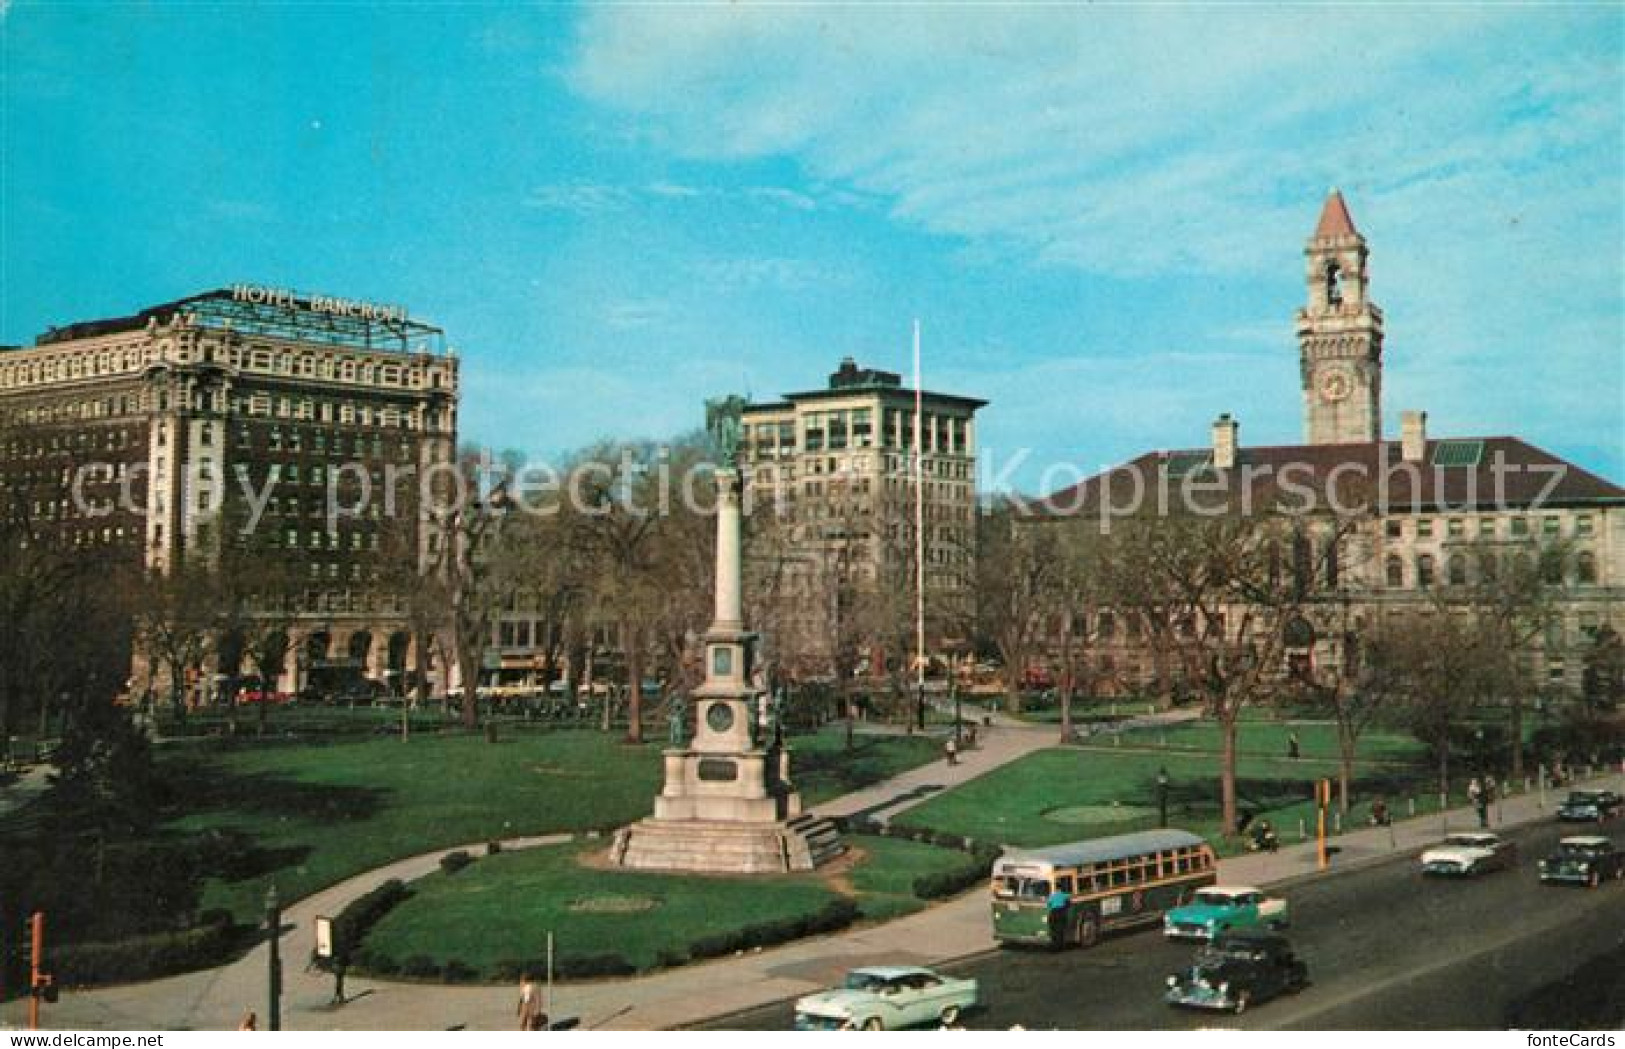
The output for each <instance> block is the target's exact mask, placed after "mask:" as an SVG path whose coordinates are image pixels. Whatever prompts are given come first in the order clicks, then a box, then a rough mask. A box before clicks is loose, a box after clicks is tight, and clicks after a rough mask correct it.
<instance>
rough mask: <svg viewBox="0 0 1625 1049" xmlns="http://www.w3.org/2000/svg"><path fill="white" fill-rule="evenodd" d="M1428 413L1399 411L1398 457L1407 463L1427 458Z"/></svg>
mask: <svg viewBox="0 0 1625 1049" xmlns="http://www.w3.org/2000/svg"><path fill="white" fill-rule="evenodd" d="M1427 451H1428V413H1427V412H1416V411H1410V412H1400V413H1399V457H1400V459H1402V460H1403V461H1405V462H1407V463H1419V462H1421V461H1422V460H1423V459H1425V458H1427Z"/></svg>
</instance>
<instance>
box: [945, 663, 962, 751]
mask: <svg viewBox="0 0 1625 1049" xmlns="http://www.w3.org/2000/svg"><path fill="white" fill-rule="evenodd" d="M948 689H949V691H950V692H952V693H953V697H954V746H956V747H962V746H964V743H965V739H964V732H965V726H964V724H963V723H962V719H961V718H960V716H959V678H958V677H957V676H956V675H954V674H952V673H951V672H950V675H949V677H948Z"/></svg>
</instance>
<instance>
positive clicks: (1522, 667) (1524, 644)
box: [1432, 540, 1572, 779]
mask: <svg viewBox="0 0 1625 1049" xmlns="http://www.w3.org/2000/svg"><path fill="white" fill-rule="evenodd" d="M1571 558H1572V552H1571V550H1570V548H1569V546H1568V545H1567V544H1566V543H1564V542H1561V541H1549V542H1537V541H1535V540H1530V541H1528V542H1525V543H1521V544H1518V545H1517V546H1515V547H1514V548H1513V549H1511V550H1507V549H1506V548H1505V547H1504V546H1502V545H1499V544H1491V543H1475V544H1471V545H1469V546H1466V547H1462V548H1458V549H1456V550H1453V551H1451V552H1449V553H1448V555H1447V559H1446V569H1445V576H1444V585H1443V586H1440V587H1439V588H1437V589H1436V590H1434V591H1433V593H1432V598H1433V603H1434V605H1435V607H1437V608H1439V609H1440V610H1441V611H1445V612H1450V613H1455V614H1466V615H1468V616H1470V617H1471V619H1472V621H1473V624H1474V628H1475V630H1476V631H1477V632H1478V634H1479V636H1480V637H1481V638H1482V639H1483V640H1484V644H1483V645H1481V646H1480V653H1479V655H1480V658H1481V659H1483V660H1485V665H1484V667H1483V668H1482V669H1483V671H1484V673H1483V674H1481V675H1478V676H1477V678H1476V680H1478V682H1479V684H1480V687H1482V688H1483V689H1485V690H1486V691H1487V692H1489V693H1490V695H1488V696H1486V697H1485V698H1486V701H1488V702H1495V701H1499V702H1500V703H1501V705H1503V706H1504V707H1505V708H1506V712H1507V733H1508V737H1509V748H1510V752H1509V754H1508V774H1509V775H1510V776H1511V778H1513V779H1521V778H1522V777H1523V719H1524V702H1525V697H1526V695H1527V694H1528V693H1529V692H1530V691H1531V690H1532V689H1533V688H1534V682H1533V681H1532V680H1531V679H1530V673H1529V661H1528V656H1529V650H1530V647H1531V645H1533V644H1534V643H1535V641H1536V640H1537V639H1539V638H1540V637H1541V636H1542V635H1543V634H1544V633H1545V632H1546V631H1547V629H1548V628H1549V627H1550V626H1551V625H1552V623H1553V622H1554V621H1555V620H1557V619H1558V618H1559V617H1560V616H1561V614H1562V613H1561V607H1560V603H1559V602H1560V599H1561V597H1562V596H1563V592H1564V587H1565V585H1566V581H1567V576H1568V565H1569V562H1570V560H1571Z"/></svg>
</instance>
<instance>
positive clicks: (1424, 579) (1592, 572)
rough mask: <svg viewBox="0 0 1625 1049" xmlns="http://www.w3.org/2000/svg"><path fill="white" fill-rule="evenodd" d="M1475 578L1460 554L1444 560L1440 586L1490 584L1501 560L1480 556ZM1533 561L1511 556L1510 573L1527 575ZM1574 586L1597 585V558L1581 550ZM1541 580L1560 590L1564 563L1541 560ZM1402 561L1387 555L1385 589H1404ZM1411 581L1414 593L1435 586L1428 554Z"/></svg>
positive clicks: (1435, 574) (1435, 571) (1576, 558)
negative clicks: (1576, 584) (1475, 582)
mask: <svg viewBox="0 0 1625 1049" xmlns="http://www.w3.org/2000/svg"><path fill="white" fill-rule="evenodd" d="M1477 562H1478V563H1477V566H1476V569H1477V572H1476V575H1475V574H1474V573H1473V572H1472V571H1471V567H1472V566H1470V565H1469V563H1468V559H1467V555H1466V554H1462V553H1455V554H1451V555H1450V556H1449V557H1447V558H1445V574H1444V582H1445V583H1446V585H1448V586H1466V585H1467V584H1468V583H1469V582H1470V581H1484V582H1491V581H1494V580H1495V579H1496V578H1497V577H1498V576H1499V574H1500V573H1501V571H1502V563H1501V559H1500V558H1498V557H1496V555H1494V554H1489V553H1486V554H1480V555H1479V556H1478V558H1477ZM1533 563H1534V562H1533V559H1532V558H1531V557H1530V555H1529V554H1525V553H1520V554H1515V555H1513V563H1512V566H1511V567H1512V569H1513V570H1514V571H1516V572H1519V573H1522V572H1527V571H1529V570H1530V569H1531V568H1532V566H1533ZM1573 564H1574V575H1573V580H1574V582H1576V583H1578V584H1580V585H1582V586H1590V585H1594V584H1595V583H1596V582H1597V555H1596V554H1593V553H1592V552H1591V551H1589V550H1582V551H1580V552H1579V553H1578V554H1576V555H1575V556H1574V560H1573ZM1540 575H1541V579H1542V580H1543V581H1544V582H1546V583H1547V584H1549V585H1551V586H1561V585H1562V584H1563V582H1564V579H1565V578H1566V577H1567V575H1568V573H1567V570H1566V565H1565V562H1564V559H1562V558H1560V557H1555V556H1554V557H1545V558H1542V559H1541V563H1540ZM1406 577H1407V573H1406V564H1405V559H1404V558H1402V557H1400V556H1399V555H1398V554H1389V555H1388V558H1387V560H1386V562H1385V563H1384V566H1383V581H1384V583H1386V585H1387V586H1388V588H1389V589H1393V590H1399V589H1404V588H1405V587H1406V585H1407V582H1408V580H1407V578H1406ZM1411 578H1412V579H1414V582H1415V585H1416V587H1417V589H1420V590H1426V589H1428V588H1430V587H1433V586H1436V585H1438V583H1439V566H1438V561H1437V560H1436V559H1435V558H1434V557H1433V555H1432V554H1420V555H1418V556H1417V558H1416V561H1415V567H1414V574H1413V575H1412V577H1411Z"/></svg>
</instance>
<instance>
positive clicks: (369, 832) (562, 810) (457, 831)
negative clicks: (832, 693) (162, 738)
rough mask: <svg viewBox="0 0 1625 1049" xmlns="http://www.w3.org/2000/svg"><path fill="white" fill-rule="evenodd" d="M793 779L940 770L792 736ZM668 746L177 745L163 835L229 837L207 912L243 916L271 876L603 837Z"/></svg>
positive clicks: (627, 815) (330, 877)
mask: <svg viewBox="0 0 1625 1049" xmlns="http://www.w3.org/2000/svg"><path fill="white" fill-rule="evenodd" d="M792 745H793V747H794V756H793V758H792V762H793V765H792V769H793V772H794V775H795V777H796V779H797V782H798V785H799V786H800V788H801V790H802V791H803V798H804V799H805V800H806V801H807V803H809V804H812V803H816V802H818V801H820V800H824V799H826V798H829V797H833V796H835V795H839V794H842V793H845V792H846V791H849V790H853V789H856V788H858V787H861V786H864V785H867V784H868V783H872V782H874V781H876V780H878V779H883V778H885V777H887V776H890V775H893V774H895V773H897V772H899V771H902V770H903V769H907V768H912V767H914V766H915V765H918V764H921V763H923V762H926V761H932V760H935V759H936V758H937V757H938V756H939V753H938V749H937V747H936V746H935V745H934V744H933V743H931V742H930V741H927V740H923V739H916V738H909V737H881V736H860V737H858V739H857V741H856V746H855V747H854V749H853V751H851V752H850V753H848V752H846V751H845V750H844V739H843V735H842V733H841V732H840V730H839V729H826V730H825V731H823V732H822V733H819V734H816V735H811V736H805V737H797V738H796V739H795V740H794V741H793V744H792ZM663 746H664V739H663V738H662V739H660V740H659V741H655V742H651V743H648V744H645V745H643V746H628V745H626V744H624V743H621V742H620V741H619V739H618V738H617V737H613V736H606V735H603V734H601V733H598V732H593V731H590V730H570V731H554V732H528V733H520V732H514V733H508V734H505V735H503V737H502V738H501V741H500V742H497V743H495V744H492V743H487V742H486V741H485V739H484V738H483V736H479V735H465V734H460V733H459V734H444V735H441V734H436V735H420V736H415V737H413V738H412V739H411V740H410V741H409V742H405V743H403V742H401V741H400V740H399V739H396V738H392V737H379V738H370V739H366V740H363V741H356V742H336V743H328V744H312V743H281V744H279V743H270V742H267V743H263V744H259V743H254V744H248V745H242V744H238V745H236V746H234V748H233V749H219V748H218V747H217V746H216V745H211V744H205V743H201V742H195V741H193V742H185V743H177V744H174V745H170V746H166V747H165V748H163V751H162V754H163V761H164V763H165V766H166V768H167V770H168V772H169V773H170V776H171V780H172V782H174V784H175V787H176V793H177V799H178V800H177V804H176V806H175V809H176V815H175V818H174V819H173V820H172V821H171V823H170V826H171V827H173V828H174V829H176V830H183V831H211V830H212V831H218V832H224V833H227V834H230V835H233V836H234V838H233V839H232V841H231V843H230V847H229V848H226V849H223V850H216V851H224V852H227V853H229V854H230V862H229V864H228V865H227V866H228V867H229V869H224V870H219V871H217V872H216V876H215V877H213V878H211V879H210V881H209V882H208V884H207V886H206V889H205V893H204V901H203V906H205V907H227V908H230V909H231V910H232V911H234V912H235V913H236V914H237V916H238V918H239V919H245V920H246V919H249V918H250V917H251V916H253V915H255V914H256V913H257V912H258V910H259V909H260V907H261V906H262V904H263V900H264V896H265V890H266V887H267V886H268V885H269V884H271V883H272V882H274V883H275V884H276V887H277V890H278V892H279V893H280V894H281V896H282V898H283V900H284V901H288V900H292V899H297V898H299V897H302V896H305V895H308V894H309V893H311V892H314V891H316V890H318V889H321V888H323V887H325V886H327V885H331V884H333V883H334V882H337V881H341V880H343V879H344V878H347V877H349V876H351V875H354V874H358V873H361V872H363V871H367V870H371V869H373V868H375V867H379V866H382V865H384V864H386V863H389V862H390V861H392V860H396V859H400V858H402V857H405V856H411V855H415V854H418V853H422V852H428V851H431V850H434V849H437V848H450V847H453V846H456V845H462V844H465V843H468V842H478V841H484V840H488V839H491V838H505V837H514V836H519V835H528V834H540V833H548V832H555V831H576V830H586V829H592V828H608V827H612V826H619V825H622V824H625V823H630V822H632V821H633V820H636V819H639V818H641V817H642V816H644V815H646V814H647V813H648V812H649V811H650V809H651V807H652V805H653V798H654V794H655V792H656V791H657V790H658V789H659V786H660V777H661V759H660V750H661V748H662V747H663Z"/></svg>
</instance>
